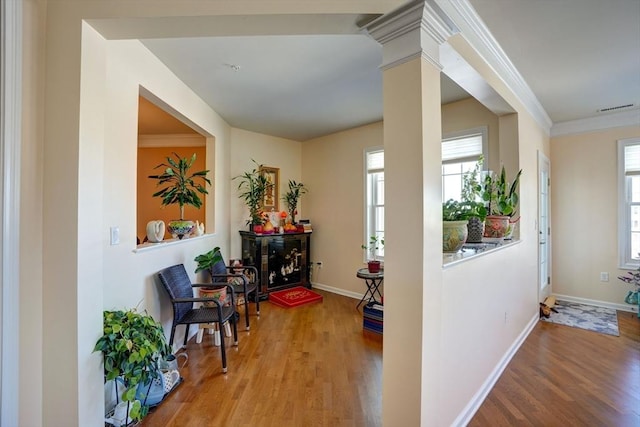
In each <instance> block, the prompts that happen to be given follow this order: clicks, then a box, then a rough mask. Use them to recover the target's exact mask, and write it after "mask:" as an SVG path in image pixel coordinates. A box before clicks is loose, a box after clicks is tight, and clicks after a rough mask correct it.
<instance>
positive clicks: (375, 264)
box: [367, 261, 380, 273]
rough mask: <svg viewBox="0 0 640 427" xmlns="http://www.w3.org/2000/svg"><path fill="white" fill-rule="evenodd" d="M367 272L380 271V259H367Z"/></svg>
mask: <svg viewBox="0 0 640 427" xmlns="http://www.w3.org/2000/svg"><path fill="white" fill-rule="evenodd" d="M367 268H368V269H369V273H380V261H369V262H368V263H367Z"/></svg>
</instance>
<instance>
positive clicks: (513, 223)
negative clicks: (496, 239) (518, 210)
mask: <svg viewBox="0 0 640 427" xmlns="http://www.w3.org/2000/svg"><path fill="white" fill-rule="evenodd" d="M518 221H520V217H518V218H516V219H513V218H509V226H508V227H507V231H506V232H505V233H504V239H505V240H510V239H512V238H513V231H514V230H515V229H516V224H517V223H518Z"/></svg>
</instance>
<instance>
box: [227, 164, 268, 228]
mask: <svg viewBox="0 0 640 427" xmlns="http://www.w3.org/2000/svg"><path fill="white" fill-rule="evenodd" d="M253 162H254V163H256V161H255V160H253ZM261 166H262V165H258V164H257V163H256V167H255V168H253V169H252V170H250V171H248V172H245V173H243V174H242V175H239V176H236V177H234V178H233V179H237V180H238V181H239V184H238V191H239V192H240V198H241V199H242V200H244V202H245V204H246V205H247V207H248V208H249V216H250V218H249V219H248V220H247V225H249V226H250V227H251V229H252V230H253V231H254V232H256V233H260V232H261V231H262V230H261V228H262V224H263V220H264V219H263V212H262V203H263V201H264V195H265V194H266V192H267V189H268V188H269V187H271V186H273V184H270V183H269V181H268V180H267V178H266V177H265V176H264V175H263V174H261V173H260V167H261Z"/></svg>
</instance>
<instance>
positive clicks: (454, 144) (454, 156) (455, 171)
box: [442, 127, 487, 202]
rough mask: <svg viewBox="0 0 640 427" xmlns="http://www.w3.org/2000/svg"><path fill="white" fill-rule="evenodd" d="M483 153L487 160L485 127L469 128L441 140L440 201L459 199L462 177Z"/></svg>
mask: <svg viewBox="0 0 640 427" xmlns="http://www.w3.org/2000/svg"><path fill="white" fill-rule="evenodd" d="M483 153H484V157H485V164H486V161H487V128H486V127H482V128H477V129H470V130H466V131H463V132H458V133H456V134H452V135H448V136H447V137H446V138H444V139H443V140H442V201H443V202H444V201H446V200H449V199H454V200H460V194H461V193H462V177H463V176H464V174H465V173H467V172H469V171H470V170H472V169H473V168H474V166H475V165H476V162H477V161H478V157H480V155H481V154H483Z"/></svg>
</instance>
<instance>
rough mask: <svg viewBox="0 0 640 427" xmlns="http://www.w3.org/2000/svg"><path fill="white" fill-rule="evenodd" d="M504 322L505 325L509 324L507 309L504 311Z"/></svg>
mask: <svg viewBox="0 0 640 427" xmlns="http://www.w3.org/2000/svg"><path fill="white" fill-rule="evenodd" d="M504 324H505V325H506V324H507V312H506V311H505V312H504Z"/></svg>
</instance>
